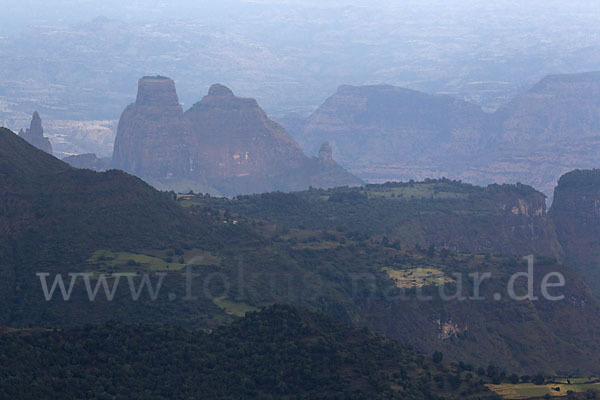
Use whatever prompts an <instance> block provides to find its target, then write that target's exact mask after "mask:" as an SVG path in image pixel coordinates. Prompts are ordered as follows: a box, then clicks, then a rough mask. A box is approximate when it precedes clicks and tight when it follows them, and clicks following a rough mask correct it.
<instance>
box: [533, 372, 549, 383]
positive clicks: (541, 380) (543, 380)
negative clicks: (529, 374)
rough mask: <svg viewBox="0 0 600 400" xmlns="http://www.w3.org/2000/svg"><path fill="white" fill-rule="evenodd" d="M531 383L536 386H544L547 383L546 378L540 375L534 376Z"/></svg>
mask: <svg viewBox="0 0 600 400" xmlns="http://www.w3.org/2000/svg"><path fill="white" fill-rule="evenodd" d="M531 382H533V383H534V384H535V385H543V384H544V383H546V378H544V375H542V374H541V373H540V374H537V375H536V376H534V377H533V379H532V380H531Z"/></svg>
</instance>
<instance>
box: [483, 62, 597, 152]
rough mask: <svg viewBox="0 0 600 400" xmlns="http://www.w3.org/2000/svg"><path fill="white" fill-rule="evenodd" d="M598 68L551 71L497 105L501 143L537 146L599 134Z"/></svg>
mask: <svg viewBox="0 0 600 400" xmlns="http://www.w3.org/2000/svg"><path fill="white" fill-rule="evenodd" d="M599 115H600V72H591V73H583V74H573V75H550V76H548V77H546V78H544V79H543V80H541V81H540V82H539V83H537V84H536V85H535V86H533V87H532V88H531V89H530V90H529V91H527V92H525V93H523V94H521V95H519V96H517V97H516V98H515V99H513V100H512V101H511V102H510V103H508V104H507V105H506V106H504V107H502V108H500V109H499V110H498V111H497V112H496V114H495V115H494V118H495V120H496V124H497V129H498V131H499V134H500V137H499V140H500V143H501V144H503V145H505V146H506V145H519V146H527V147H530V146H539V145H544V144H546V143H548V142H554V141H560V140H580V139H583V138H586V137H589V136H598V135H600V118H599V117H598V116H599Z"/></svg>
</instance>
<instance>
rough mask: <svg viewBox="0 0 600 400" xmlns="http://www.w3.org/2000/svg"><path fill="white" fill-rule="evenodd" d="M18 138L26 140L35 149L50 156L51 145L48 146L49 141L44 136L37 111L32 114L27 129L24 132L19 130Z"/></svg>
mask: <svg viewBox="0 0 600 400" xmlns="http://www.w3.org/2000/svg"><path fill="white" fill-rule="evenodd" d="M19 136H21V137H22V138H23V139H25V140H27V141H28V142H29V144H31V145H33V146H35V147H37V148H38V149H40V150H43V151H45V152H46V153H48V154H52V145H51V144H50V140H48V138H47V137H45V136H44V128H43V127H42V119H41V118H40V114H39V113H38V112H37V111H35V112H34V113H33V117H32V118H31V124H30V125H29V128H28V129H27V130H26V131H23V130H22V129H21V130H20V131H19Z"/></svg>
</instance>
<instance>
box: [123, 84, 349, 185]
mask: <svg viewBox="0 0 600 400" xmlns="http://www.w3.org/2000/svg"><path fill="white" fill-rule="evenodd" d="M113 166H114V167H115V168H120V169H123V170H125V171H127V172H130V173H133V174H135V175H138V176H140V177H142V178H145V179H147V180H148V181H149V182H151V183H152V184H154V185H155V186H157V187H159V188H163V189H174V190H178V191H187V190H194V191H200V192H211V193H216V194H223V195H236V194H244V193H257V192H264V191H272V190H284V191H289V190H301V189H305V188H308V186H310V185H313V186H317V187H330V186H340V185H358V184H361V181H360V180H359V179H357V178H355V177H354V176H352V175H351V174H350V173H348V172H346V171H345V170H343V169H342V168H341V167H339V166H338V165H337V164H336V163H335V162H333V160H331V162H330V163H325V164H323V163H319V162H318V160H317V159H310V158H308V157H307V156H306V155H305V154H304V153H303V152H302V150H301V149H300V147H299V146H298V144H297V143H296V142H295V141H294V140H293V139H292V138H291V137H290V136H289V135H288V134H287V132H286V131H285V130H284V129H283V127H281V126H280V125H279V124H277V123H276V122H274V121H272V120H271V119H270V118H269V117H268V116H267V115H266V114H265V112H264V111H263V110H262V109H261V108H260V107H259V105H258V104H257V102H256V100H254V99H247V98H240V97H236V96H235V95H234V94H233V92H232V91H231V90H230V89H229V88H227V87H225V86H223V85H220V84H215V85H213V86H211V88H210V89H209V92H208V94H207V95H206V96H205V97H204V98H203V99H202V100H201V101H199V102H198V103H196V104H194V105H193V106H192V108H190V109H189V110H188V111H186V112H185V113H183V110H182V108H181V106H180V105H179V102H178V99H177V94H176V92H175V85H174V83H173V81H172V80H170V79H168V78H163V77H145V78H142V79H141V80H140V81H139V85H138V96H137V100H136V102H135V103H134V104H132V105H130V106H129V107H127V109H126V110H125V111H124V112H123V115H122V116H121V120H120V121H119V127H118V131H117V138H116V141H115V149H114V154H113Z"/></svg>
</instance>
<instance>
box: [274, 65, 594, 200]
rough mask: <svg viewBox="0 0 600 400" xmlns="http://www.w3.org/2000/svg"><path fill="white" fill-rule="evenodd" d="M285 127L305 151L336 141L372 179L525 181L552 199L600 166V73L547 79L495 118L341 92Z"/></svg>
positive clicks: (345, 160) (421, 97)
mask: <svg viewBox="0 0 600 400" xmlns="http://www.w3.org/2000/svg"><path fill="white" fill-rule="evenodd" d="M283 121H285V123H286V124H288V123H289V127H290V128H291V130H292V132H293V133H294V137H295V138H296V139H297V140H298V141H299V143H300V144H301V145H302V148H303V149H305V150H306V151H308V152H316V151H317V149H318V148H319V146H320V145H321V144H322V143H323V142H324V141H329V142H330V143H331V144H332V145H333V146H334V148H335V149H336V151H337V152H338V154H339V156H338V157H337V159H338V161H339V162H340V163H341V164H342V165H343V166H344V167H346V168H348V169H349V170H350V171H352V172H353V173H355V174H357V175H358V176H360V177H361V178H364V179H365V180H369V181H372V182H385V181H388V180H405V181H406V180H409V179H417V180H422V179H425V178H439V177H451V178H454V179H461V180H464V181H468V182H471V183H476V184H480V185H487V184H489V183H492V182H496V183H514V182H522V183H526V184H528V185H532V186H534V187H536V188H537V189H540V190H542V191H543V192H544V193H545V194H546V195H547V196H549V197H551V196H552V191H553V189H554V187H555V186H556V182H557V180H558V178H559V177H560V176H561V175H562V174H564V173H565V172H568V171H570V170H573V169H577V168H596V167H598V152H600V72H590V73H582V74H570V75H551V76H548V77H546V78H544V79H542V80H541V81H540V82H539V83H538V84H536V85H534V86H533V87H532V88H531V89H530V90H528V91H526V92H524V93H522V94H520V95H519V96H516V97H515V98H514V99H513V100H512V101H510V102H509V103H508V104H507V105H505V106H503V107H502V108H500V109H499V110H498V111H496V112H495V113H493V114H492V113H485V112H483V111H482V110H481V109H480V108H479V107H477V106H475V105H473V104H469V103H467V102H465V101H462V100H459V99H453V98H452V97H449V96H437V95H429V94H426V93H421V92H417V91H414V90H409V89H404V88H398V87H393V86H362V87H353V86H341V87H340V88H339V89H338V91H337V92H336V93H335V94H334V95H333V96H331V97H330V98H328V99H327V100H326V101H325V102H324V103H323V104H322V105H321V106H320V107H319V108H318V109H317V110H316V111H315V112H314V113H313V114H312V115H311V116H310V117H309V118H308V119H306V120H305V121H304V123H303V124H301V123H299V122H298V120H297V118H295V117H293V116H292V117H290V118H288V119H285V118H284V119H283Z"/></svg>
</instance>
